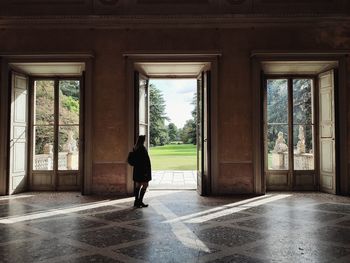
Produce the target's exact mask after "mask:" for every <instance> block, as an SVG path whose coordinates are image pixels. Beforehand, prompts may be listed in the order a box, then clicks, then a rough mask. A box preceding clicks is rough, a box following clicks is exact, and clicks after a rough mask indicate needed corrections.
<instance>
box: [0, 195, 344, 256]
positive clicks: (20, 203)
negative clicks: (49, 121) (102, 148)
mask: <svg viewBox="0 0 350 263" xmlns="http://www.w3.org/2000/svg"><path fill="white" fill-rule="evenodd" d="M145 201H146V202H147V203H149V205H150V206H149V207H148V208H142V209H134V208H132V207H131V206H132V203H133V200H132V198H119V199H118V198H107V197H94V196H81V195H80V194H79V193H62V192H61V193H25V194H20V195H15V196H12V197H0V262H16V263H18V262H36V263H42V262H48V263H51V262H57V263H58V262H65V263H73V262H81V263H85V262H135V263H138V262H140V263H141V262H151V263H157V262H160V263H167V262H181V263H186V262H189V263H190V262H211V263H214V262H215V263H228V262H244V263H250V262H293V263H294V262H317V263H319V262H330V263H333V262H339V263H340V262H342V263H346V262H350V199H349V198H348V197H339V196H333V195H328V194H320V193H269V194H267V195H265V196H260V197H249V196H244V197H242V196H241V197H238V196H235V197H200V196H198V195H197V194H196V192H195V191H149V192H147V194H146V200H145Z"/></svg>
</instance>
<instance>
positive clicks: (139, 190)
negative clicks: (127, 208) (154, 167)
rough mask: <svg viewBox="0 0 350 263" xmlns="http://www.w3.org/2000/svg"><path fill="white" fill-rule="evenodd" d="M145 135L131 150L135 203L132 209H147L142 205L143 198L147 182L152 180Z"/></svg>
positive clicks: (139, 138) (140, 137)
mask: <svg viewBox="0 0 350 263" xmlns="http://www.w3.org/2000/svg"><path fill="white" fill-rule="evenodd" d="M145 138H146V137H145V135H140V136H139V137H138V138H137V142H136V144H135V146H134V149H133V159H134V171H133V180H134V182H135V190H134V194H135V203H134V207H138V208H140V207H147V206H148V205H146V204H144V203H143V197H144V195H145V193H146V190H147V187H148V182H149V181H151V180H152V171H151V161H150V159H149V156H148V152H147V149H146V147H145V146H144V143H145Z"/></svg>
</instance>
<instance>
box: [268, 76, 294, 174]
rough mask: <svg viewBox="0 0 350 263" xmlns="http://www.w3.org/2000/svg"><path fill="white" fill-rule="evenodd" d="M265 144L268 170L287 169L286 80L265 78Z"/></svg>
mask: <svg viewBox="0 0 350 263" xmlns="http://www.w3.org/2000/svg"><path fill="white" fill-rule="evenodd" d="M266 84H267V94H266V95H267V96H266V103H267V111H266V119H267V126H266V129H267V130H266V136H267V138H266V144H267V149H266V150H267V158H268V159H267V167H268V169H269V170H288V168H289V164H288V158H289V157H288V156H289V154H288V140H289V134H288V80H287V79H268V80H267V83H266Z"/></svg>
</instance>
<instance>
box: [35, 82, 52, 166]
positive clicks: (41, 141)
mask: <svg viewBox="0 0 350 263" xmlns="http://www.w3.org/2000/svg"><path fill="white" fill-rule="evenodd" d="M54 89H55V85H54V81H51V80H37V81H35V82H34V102H35V103H34V123H33V170H41V171H48V170H53V168H54V167H53V163H54V158H55V156H54V153H55V151H54V116H55V113H54V111H55V109H54V102H55V92H54Z"/></svg>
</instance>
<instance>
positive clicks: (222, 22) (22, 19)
mask: <svg viewBox="0 0 350 263" xmlns="http://www.w3.org/2000/svg"><path fill="white" fill-rule="evenodd" d="M349 22H350V16H325V15H319V14H313V15H309V16H302V15H281V16H278V15H275V16H273V15H245V16H242V15H217V16H216V15H212V16H209V15H198V16H196V15H193V16H187V15H183V16H176V15H174V16H171V15H167V16H164V15H150V16H115V15H111V16H108V15H106V16H97V15H96V16H64V15H63V16H12V17H6V16H2V17H1V16H0V29H5V28H121V29H123V28H183V27H191V28H203V27H205V28H246V27H251V26H254V27H266V26H275V27H284V26H291V25H292V26H305V25H311V26H338V25H339V24H340V23H344V24H347V23H349Z"/></svg>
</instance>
